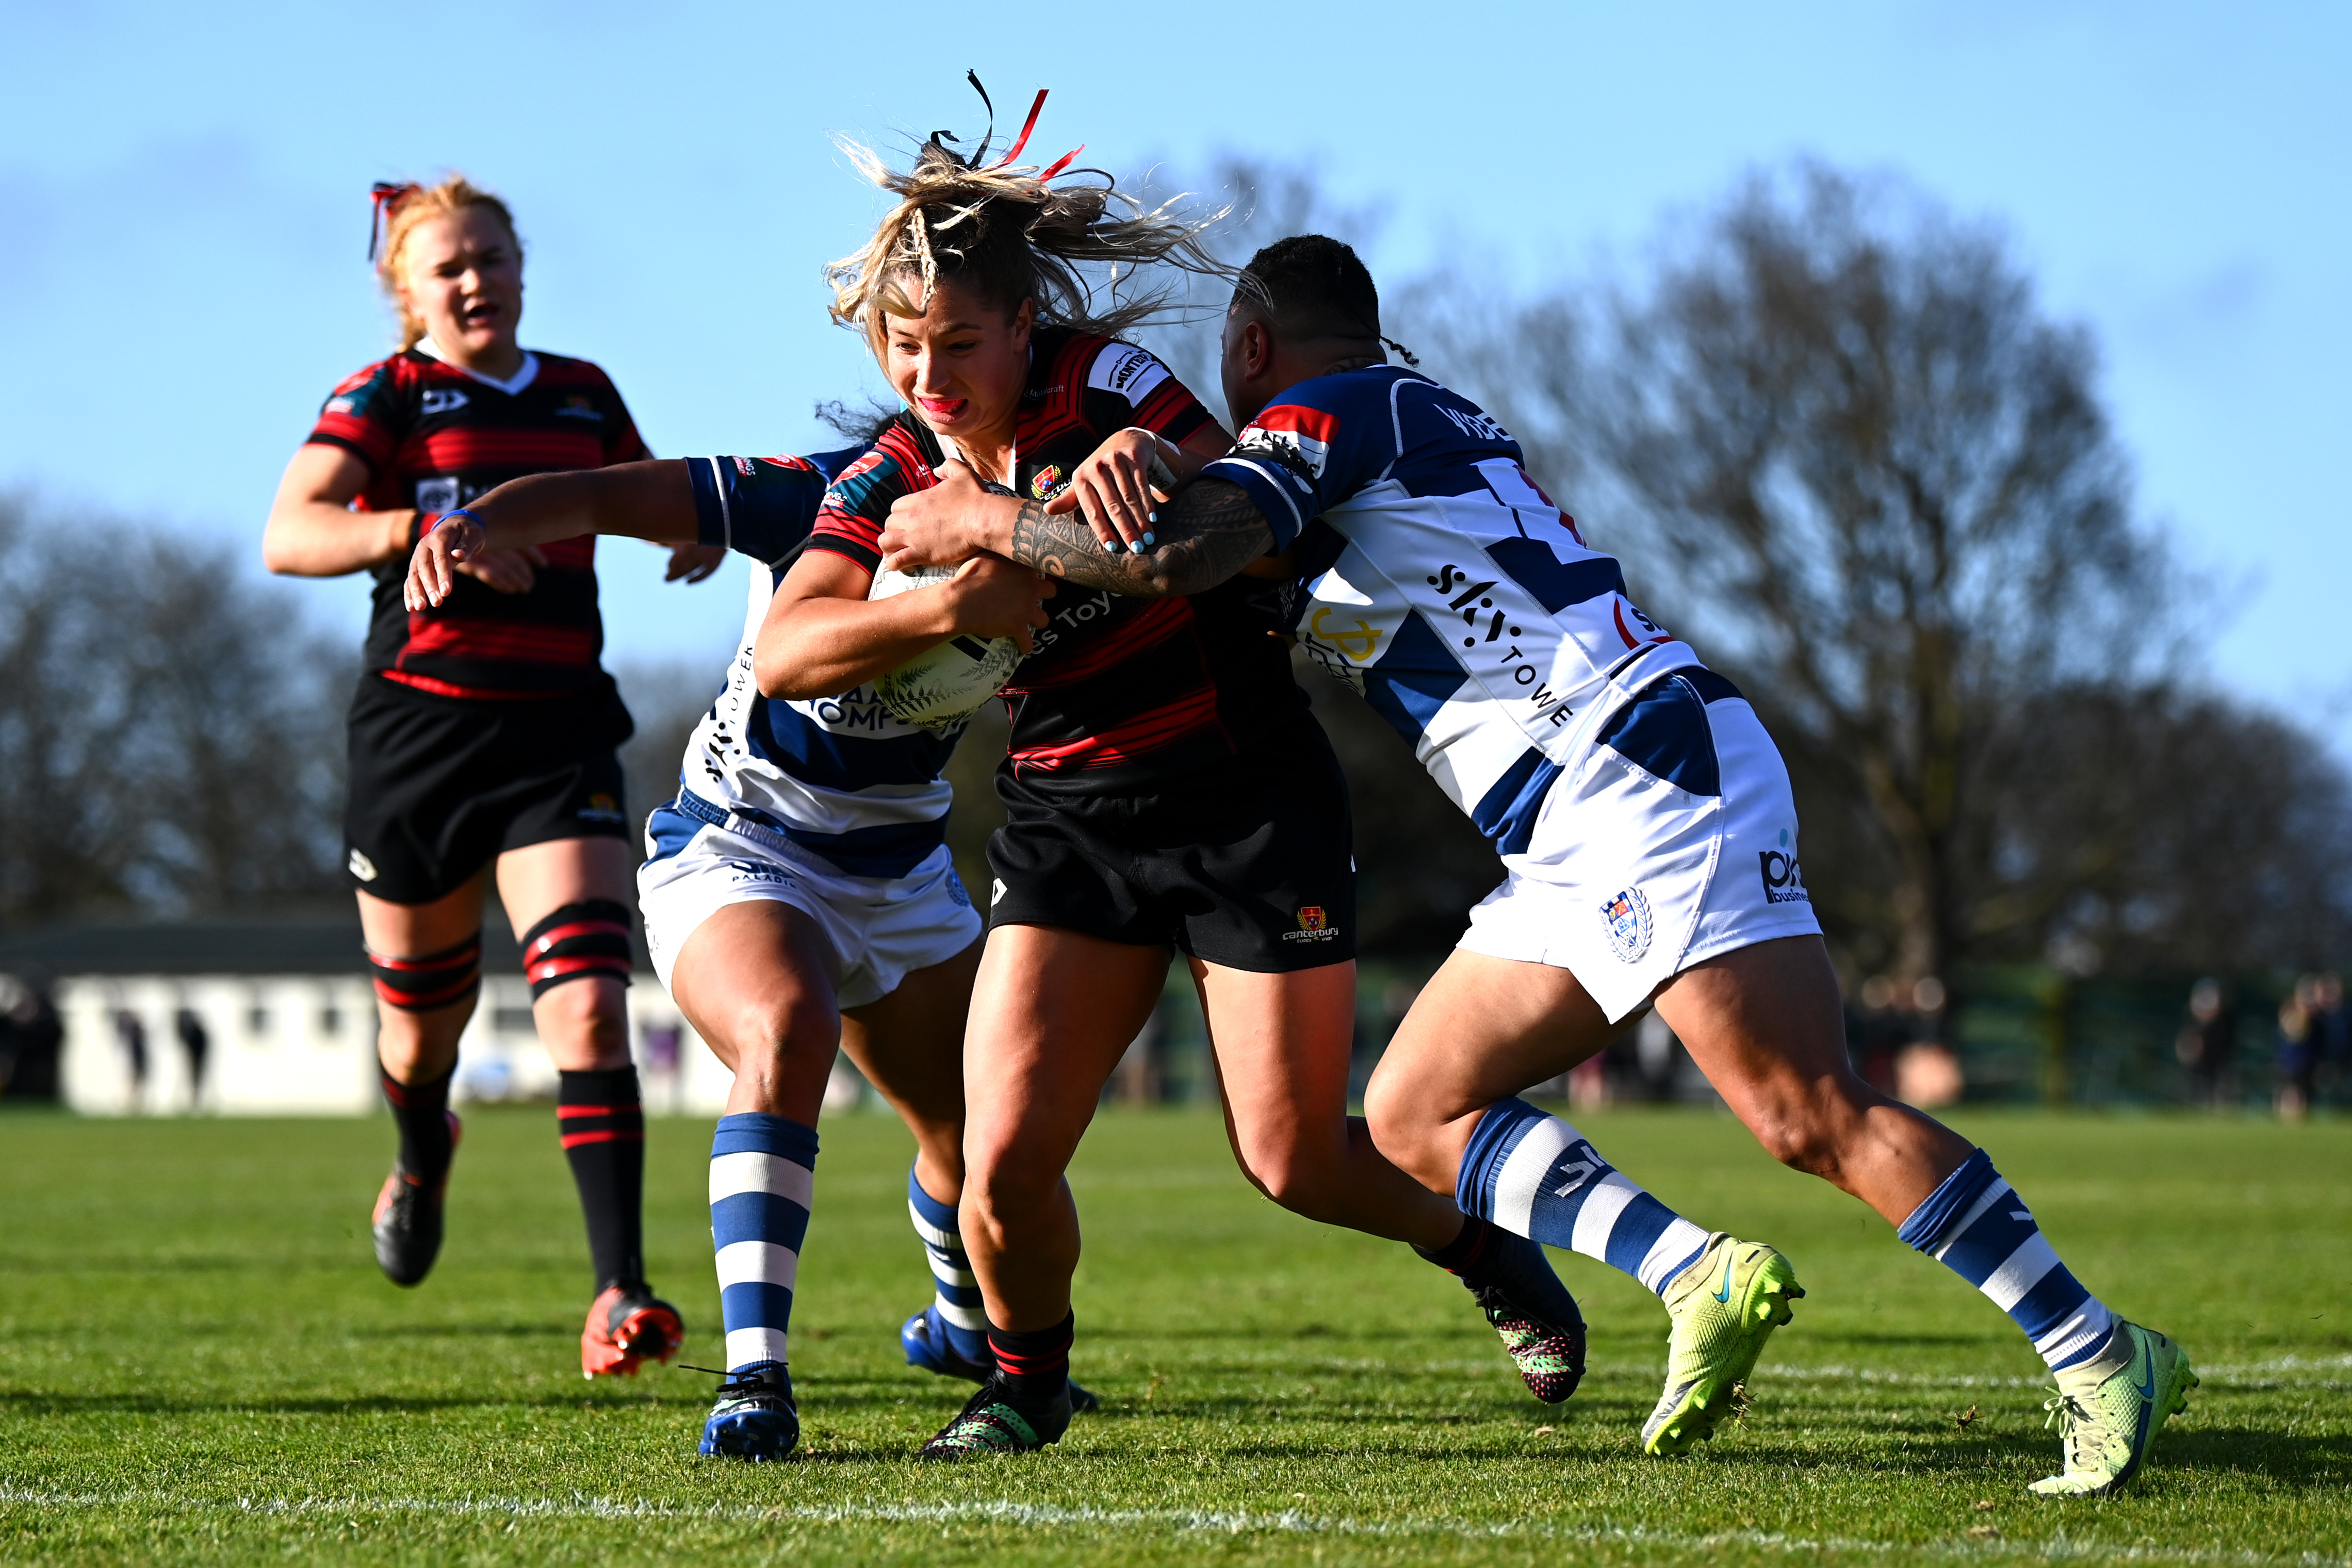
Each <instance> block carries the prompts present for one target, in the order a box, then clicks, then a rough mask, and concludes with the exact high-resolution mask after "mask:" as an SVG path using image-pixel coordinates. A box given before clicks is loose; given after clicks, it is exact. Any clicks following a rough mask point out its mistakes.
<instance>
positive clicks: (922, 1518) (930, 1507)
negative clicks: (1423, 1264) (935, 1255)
mask: <svg viewBox="0 0 2352 1568" xmlns="http://www.w3.org/2000/svg"><path fill="white" fill-rule="evenodd" d="M12 1504H13V1505H16V1506H20V1507H30V1508H47V1509H60V1510H64V1509H71V1510H91V1511H98V1510H115V1509H135V1508H142V1507H145V1508H161V1509H165V1510H173V1511H176V1512H184V1513H194V1512H234V1513H245V1514H265V1515H305V1514H312V1515H324V1516H327V1517H331V1518H346V1517H352V1516H355V1515H356V1516H365V1515H381V1514H412V1515H422V1516H425V1517H428V1518H453V1519H455V1518H468V1517H478V1518H493V1519H548V1520H654V1521H678V1522H693V1521H718V1522H731V1521H744V1522H752V1521H758V1522H776V1521H793V1522H796V1523H805V1524H927V1525H929V1524H1011V1525H1025V1526H1029V1527H1032V1528H1037V1529H1070V1528H1076V1529H1098V1530H1099V1529H1110V1530H1135V1529H1156V1530H1171V1531H1177V1532H1179V1533H1188V1532H1189V1533H1204V1534H1213V1535H1249V1534H1275V1535H1361V1536H1452V1537H1455V1538H1457V1539H1463V1540H1479V1541H1483V1540H1494V1539H1499V1538H1503V1537H1509V1536H1534V1537H1538V1538H1542V1539H1546V1540H1556V1541H1563V1542H1581V1543H1584V1544H1588V1545H1601V1544H1612V1545H1626V1546H1650V1547H1661V1546H1662V1547H1669V1548H1678V1549H1682V1550H1686V1551H1694V1552H1713V1551H1720V1550H1722V1549H1723V1548H1725V1547H1742V1546H1744V1547H1753V1548H1756V1549H1758V1550H1761V1551H1768V1552H1790V1553H1798V1552H1803V1553H1809V1554H1811V1553H1819V1552H1865V1553H1896V1552H1900V1553H1904V1554H1906V1555H1914V1556H1916V1555H1922V1554H1926V1555H1934V1556H1944V1557H1958V1558H1963V1559H1972V1560H1984V1559H1995V1558H2016V1557H2023V1558H2029V1559H2033V1560H2037V1561H2042V1562H2051V1563H2081V1562H2103V1563H2212V1564H2231V1565H2234V1568H2271V1565H2274V1564H2275V1565H2282V1568H2284V1565H2290V1564H2291V1565H2294V1568H2352V1559H2347V1558H2342V1557H2329V1556H2325V1555H2323V1554H2321V1553H2318V1552H2298V1553H2293V1554H2284V1553H2269V1552H2215V1551H2204V1550H2199V1549H2196V1548H2191V1547H2158V1546H2120V1545H2110V1544H2108V1543H2107V1542H2100V1541H2076V1540H2070V1539H2069V1538H2068V1537H2067V1536H2066V1535H2065V1534H2064V1532H2063V1531H2061V1532H2060V1533H2059V1534H2057V1535H2054V1536H2052V1537H2051V1538H2049V1539H2048V1540H2046V1541H2009V1540H2002V1539H1994V1540H1989V1541H1982V1542H1974V1541H1929V1542H1907V1541H1870V1540H1858V1539H1847V1538H1842V1537H1835V1536H1801V1535H1789V1534H1784V1533H1782V1532H1780V1531H1745V1530H1734V1531H1710V1532H1707V1533H1704V1534H1699V1533H1690V1532H1685V1531H1667V1530H1653V1529H1651V1528H1649V1527H1648V1526H1646V1525H1611V1524H1546V1523H1543V1522H1541V1521H1503V1522H1499V1523H1496V1524H1478V1523H1475V1522H1473V1521H1466V1520H1439V1519H1412V1518H1404V1519H1394V1520H1379V1519H1350V1518H1348V1517H1346V1516H1344V1515H1342V1516H1337V1517H1334V1516H1329V1515H1318V1514H1308V1513H1301V1512H1298V1511H1297V1510H1283V1511H1281V1512H1279V1513H1252V1512H1248V1511H1245V1510H1211V1509H1124V1508H1061V1507H1056V1506H1055V1505H1053V1504H1049V1503H1022V1502H945V1503H917V1502H910V1503H831V1504H820V1505H802V1506H797V1507H787V1506H778V1507H772V1508H757V1507H751V1506H748V1505H741V1504H736V1505H730V1504H725V1503H712V1504H709V1505H708V1506H706V1507H701V1508H693V1507H680V1506H677V1505H676V1504H671V1503H656V1502H648V1501H646V1500H642V1499H640V1500H636V1501H634V1502H616V1501H614V1500H612V1499H609V1498H592V1497H583V1496H579V1495H577V1494H574V1495H573V1496H572V1498H571V1499H569V1500H563V1499H557V1498H321V1497H301V1498H268V1497H251V1496H247V1497H238V1498H233V1499H231V1498H219V1499H209V1498H183V1497H177V1496H174V1495H173V1494H171V1493H168V1492H163V1491H126V1492H116V1493H111V1494H108V1493H99V1492H51V1491H37V1490H33V1489H26V1488H21V1487H12V1486H8V1485H6V1484H5V1483H0V1507H5V1506H9V1505H12Z"/></svg>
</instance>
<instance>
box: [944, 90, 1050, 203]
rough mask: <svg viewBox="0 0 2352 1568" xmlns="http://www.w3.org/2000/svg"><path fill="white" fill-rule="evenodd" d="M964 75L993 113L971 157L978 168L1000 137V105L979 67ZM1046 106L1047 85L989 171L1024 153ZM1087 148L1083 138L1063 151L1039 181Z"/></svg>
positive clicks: (1009, 163) (1042, 180) (1042, 181)
mask: <svg viewBox="0 0 2352 1568" xmlns="http://www.w3.org/2000/svg"><path fill="white" fill-rule="evenodd" d="M963 75H964V79H965V80H966V81H968V82H970V83H971V89H972V91H974V92H976V93H978V94H980V101H981V102H982V104H983V105H985V106H986V107H987V110H988V115H989V124H988V132H987V134H986V135H983V136H982V138H981V139H980V150H979V151H978V152H977V153H973V154H972V157H971V166H972V167H973V168H975V169H978V168H981V167H982V165H981V162H980V161H981V160H982V158H985V157H987V156H988V144H989V143H990V142H992V141H994V140H995V139H996V105H994V104H993V103H990V102H989V101H988V89H986V88H984V87H982V86H981V85H980V73H979V72H978V71H966V72H964V73H963ZM1044 112H1045V89H1044V88H1042V87H1041V88H1039V89H1037V96H1036V97H1035V98H1034V99H1031V100H1029V118H1028V119H1026V120H1024V121H1022V122H1021V134H1020V135H1018V136H1016V137H1014V138H1013V145H1012V146H1010V147H1008V148H1006V149H1005V151H1004V156H1003V157H1002V158H999V159H998V160H997V161H996V162H995V163H990V164H988V165H987V166H986V171H983V172H989V171H994V170H997V169H1008V168H1011V167H1012V166H1013V159H1015V158H1018V157H1019V156H1021V149H1023V148H1024V147H1026V146H1027V145H1029V133H1030V132H1033V131H1034V130H1036V129H1037V116H1038V115H1040V114H1042V113H1044ZM938 134H940V135H944V134H945V132H939V133H938ZM948 140H950V141H953V140H954V138H953V137H949V138H948ZM1086 150H1087V144H1086V143H1085V142H1079V143H1078V144H1077V145H1076V146H1075V147H1073V148H1071V149H1070V150H1069V151H1068V152H1066V153H1063V154H1062V155H1061V156H1060V157H1059V158H1056V159H1055V160H1054V163H1053V164H1052V166H1051V167H1049V168H1047V169H1046V170H1045V173H1044V174H1039V175H1038V176H1037V183H1038V184H1041V185H1042V184H1045V182H1046V181H1048V180H1050V179H1052V178H1053V177H1054V176H1055V175H1056V174H1060V173H1061V172H1062V171H1063V170H1065V169H1066V168H1068V167H1069V166H1070V160H1072V159H1073V158H1076V156H1077V155H1078V154H1079V153H1083V152H1085V151H1086Z"/></svg>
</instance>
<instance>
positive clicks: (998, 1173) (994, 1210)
mask: <svg viewBox="0 0 2352 1568" xmlns="http://www.w3.org/2000/svg"><path fill="white" fill-rule="evenodd" d="M1061 1180H1062V1176H1061V1173H1060V1172H1059V1171H1057V1170H1053V1169H1049V1168H1048V1167H1047V1166H1046V1165H1045V1163H1041V1162H1038V1161H1035V1160H1032V1159H1027V1158H1024V1157H1023V1155H1022V1154H1021V1152H1020V1151H1019V1149H1018V1147H1017V1145H1016V1144H1014V1143H1013V1142H1010V1141H1007V1142H993V1141H982V1142H979V1143H977V1144H976V1145H975V1144H973V1143H971V1142H967V1144H966V1147H965V1149H964V1169H963V1213H964V1215H965V1219H966V1223H967V1225H970V1224H971V1223H974V1222H976V1223H977V1224H978V1226H980V1228H981V1230H982V1234H983V1235H984V1236H985V1237H987V1238H988V1239H989V1241H990V1242H992V1243H993V1244H996V1245H1002V1244H1003V1239H1004V1237H1006V1236H1007V1235H1010V1234H1012V1233H1013V1232H1016V1231H1018V1230H1019V1229H1020V1228H1021V1227H1022V1226H1024V1224H1025V1223H1027V1222H1028V1221H1029V1220H1030V1219H1031V1218H1032V1217H1033V1216H1034V1215H1037V1214H1039V1213H1041V1212H1043V1211H1044V1209H1045V1206H1046V1205H1050V1204H1051V1203H1052V1202H1053V1201H1054V1195H1055V1192H1056V1190H1057V1189H1058V1188H1059V1187H1060V1185H1061ZM965 1240H966V1241H967V1242H969V1241H970V1240H971V1237H970V1236H967V1237H965Z"/></svg>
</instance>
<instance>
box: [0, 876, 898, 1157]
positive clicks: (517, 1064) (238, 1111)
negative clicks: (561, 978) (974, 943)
mask: <svg viewBox="0 0 2352 1568" xmlns="http://www.w3.org/2000/svg"><path fill="white" fill-rule="evenodd" d="M482 939H483V954H482V960H483V964H482V968H483V973H482V994H481V999H480V1002H479V1004H478V1005H477V1006H476V1008H475V1010H474V1016H473V1020H472V1021H471V1022H470V1023H469V1024H467V1026H466V1033H465V1035H464V1037H462V1039H461V1041H460V1043H459V1046H458V1067H457V1086H456V1092H455V1098H456V1099H457V1100H459V1101H460V1102H464V1101H468V1100H472V1101H479V1100H552V1099H554V1098H555V1089H556V1069H555V1065H554V1063H553V1062H551V1061H550V1060H549V1059H548V1056H547V1052H546V1051H545V1049H543V1048H542V1047H541V1045H540V1043H539V1037H538V1035H537V1034H536V1033H535V1032H534V1031H533V1029H532V1026H531V1014H530V985H529V984H527V983H526V982H525V981H524V980H523V978H522V974H521V968H520V956H519V954H518V952H517V951H516V947H515V943H514V941H513V939H512V937H511V935H510V934H509V932H507V931H505V930H504V929H503V928H502V926H501V925H500V923H499V920H498V915H497V911H496V910H495V909H494V910H491V911H490V919H489V920H488V921H485V922H484V928H483V932H482ZM360 952H361V947H360V933H359V925H358V922H357V921H356V919H353V918H349V917H346V918H345V919H343V920H341V921H337V920H333V919H320V920H316V921H221V922H215V923H208V924H204V925H142V926H111V927H81V928H72V929H66V930H60V931H49V932H42V933H38V934H37V935H34V936H29V937H19V938H16V939H14V940H12V941H10V942H6V943H5V944H0V970H5V971H8V972H11V973H19V974H24V975H26V976H27V977H29V978H32V979H34V980H35V982H36V984H47V988H48V989H49V992H50V994H51V996H52V997H53V999H54V1000H55V1002H56V1004H57V1007H58V1013H59V1015H60V1016H61V1018H62V1020H63V1022H64V1025H65V1047H64V1054H63V1058H62V1060H61V1061H60V1063H59V1075H58V1076H59V1086H60V1089H61V1092H62V1097H63V1099H64V1100H65V1102H66V1103H67V1105H68V1106H69V1107H71V1108H72V1109H73V1110H77V1111H79V1112H81V1113H82V1114H84V1115H89V1116H140V1115H146V1116H163V1115H186V1114H190V1113H192V1112H193V1113H198V1114H209V1115H221V1116H366V1115H373V1114H374V1113H375V1111H376V1110H378V1109H379V1108H380V1107H381V1106H382V1104H383V1096H382V1093H381V1091H380V1090H379V1089H378V1087H377V1078H376V1062H375V1027H376V1009H375V996H374V992H373V988H372V987H371V985H370V984H369V982H368V977H367V972H366V969H365V967H364V964H363V962H362V959H361V956H360ZM189 1023H193V1025H194V1029H193V1030H189V1029H185V1028H184V1025H186V1024H189ZM197 1031H200V1032H201V1036H202V1039H203V1042H204V1063H203V1077H202V1079H201V1081H199V1080H198V1079H197V1077H196V1073H195V1063H194V1060H193V1059H192V1058H193V1053H192V1052H191V1051H190V1050H189V1049H188V1048H187V1046H186V1045H185V1044H184V1036H192V1035H194V1033H195V1032H197ZM629 1037H630V1040H631V1043H632V1047H633V1048H634V1050H635V1056H636V1059H637V1068H638V1072H639V1074H640V1075H641V1077H642V1079H643V1082H644V1086H645V1104H646V1110H647V1111H648V1112H650V1113H652V1114H656V1115H659V1114H662V1113H665V1112H669V1113H688V1114H696V1115H706V1116H714V1117H715V1116H717V1115H718V1114H719V1113H720V1111H721V1110H723V1109H724V1108H725V1104H726V1100H727V1091H728V1088H729V1085H730V1075H729V1073H728V1071H727V1069H726V1068H724V1067H722V1066H720V1065H719V1060H718V1058H715V1057H713V1056H712V1055H711V1054H710V1052H709V1050H708V1049H707V1048H705V1047H704V1046H703V1044H702V1041H701V1040H700V1038H699V1037H697V1036H696V1035H695V1033H694V1031H693V1030H692V1029H691V1028H690V1027H688V1025H687V1023H686V1020H685V1019H684V1018H682V1017H681V1016H679V1015H678V1011H677V1007H676V1006H675V1005H672V1003H671V1002H670V999H669V996H668V994H667V993H666V992H665V991H663V990H662V988H661V984H660V983H659V982H658V981H656V979H655V978H654V976H653V973H652V972H651V971H650V970H648V969H644V968H642V967H641V968H640V969H639V970H638V972H637V973H636V976H635V983H634V984H632V985H631V986H630V987H629ZM861 1089H862V1085H861V1083H860V1081H859V1079H857V1077H856V1074H855V1072H854V1071H853V1070H852V1069H850V1068H849V1067H848V1066H847V1064H846V1062H843V1063H841V1064H840V1065H838V1066H836V1068H835V1081H834V1083H833V1084H832V1085H831V1086H830V1088H829V1089H828V1091H827V1093H826V1096H825V1100H826V1105H827V1108H828V1109H835V1108H838V1107H841V1106H843V1105H846V1104H854V1103H856V1100H857V1099H858V1097H859V1094H860V1091H861Z"/></svg>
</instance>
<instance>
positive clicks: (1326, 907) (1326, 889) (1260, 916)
mask: <svg viewBox="0 0 2352 1568" xmlns="http://www.w3.org/2000/svg"><path fill="white" fill-rule="evenodd" d="M1314 739H1315V741H1317V742H1321V740H1322V736H1321V733H1320V731H1318V732H1317V733H1316V735H1315V737H1314ZM997 795H998V796H999V797H1000V798H1002V799H1003V802H1004V805H1005V810H1006V821H1005V824H1004V826H1003V827H1000V828H998V829H997V830H996V832H995V833H994V834H993V835H992V836H991V837H990V838H989V841H988V864H989V868H990V869H991V870H992V872H993V873H994V875H995V885H994V887H993V889H992V894H993V900H992V903H991V904H990V907H989V911H988V923H989V926H990V929H992V930H993V929H994V928H995V927H997V926H1001V925H1040V926H1058V927H1061V928H1063V929H1066V930H1069V931H1080V932H1083V933H1085V934H1086V935H1087V936H1093V937H1100V938H1102V939H1103V940H1104V941H1106V942H1126V943H1129V944H1130V945H1133V946H1138V947H1147V946H1172V947H1175V948H1177V949H1178V950H1180V951H1181V952H1184V953H1186V954H1188V955H1190V956H1192V957H1193V958H1197V959H1200V960H1202V961H1203V962H1205V963H1216V964H1222V965H1223V966H1225V967H1227V968H1229V969H1244V970H1252V971H1255V972H1257V973H1269V974H1282V973H1293V972H1296V971H1298V970H1303V969H1319V968H1321V967H1323V966H1324V965H1325V964H1330V963H1343V962H1345V961H1347V960H1349V959H1352V958H1354V957H1355V956H1356V863H1355V839H1354V833H1355V829H1354V825H1353V822H1352V821H1351V819H1350V817H1349V810H1348V787H1347V781H1346V780H1345V779H1344V778H1343V777H1342V776H1341V774H1340V772H1339V761H1338V759H1337V758H1335V757H1334V756H1333V755H1332V754H1331V751H1330V748H1329V746H1328V743H1325V744H1318V745H1307V744H1303V743H1302V744H1301V745H1299V746H1297V747H1296V748H1290V749H1286V752H1284V754H1282V755H1280V756H1278V757H1271V758H1268V757H1255V758H1251V759H1247V760H1244V761H1237V762H1235V763H1231V764H1227V765H1226V766H1225V767H1223V768H1221V769H1219V770H1217V771H1215V772H1214V773H1212V774H1211V775H1208V776H1205V777H1203V776H1199V775H1195V776H1194V777H1192V778H1189V779H1185V780H1181V781H1178V782H1175V783H1171V784H1160V785H1158V786H1156V787H1155V788H1154V789H1153V790H1152V791H1150V793H1139V794H1131V795H1112V796H1102V795H1081V796H1073V795H1063V794H1060V793H1058V792H1054V793H1048V792H1046V791H1043V790H1040V789H1038V788H1036V787H1034V785H1032V784H1025V783H1024V782H1023V781H1022V780H1020V779H1018V778H1017V777H1015V776H1013V774H1012V773H1010V772H1009V771H1000V772H999V773H998V775H997Z"/></svg>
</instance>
